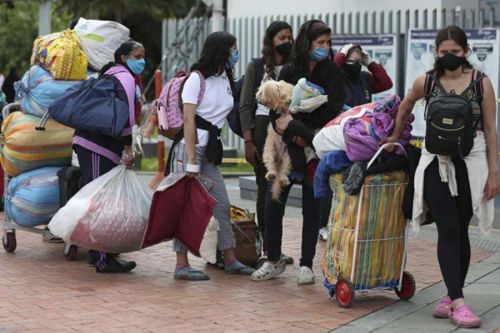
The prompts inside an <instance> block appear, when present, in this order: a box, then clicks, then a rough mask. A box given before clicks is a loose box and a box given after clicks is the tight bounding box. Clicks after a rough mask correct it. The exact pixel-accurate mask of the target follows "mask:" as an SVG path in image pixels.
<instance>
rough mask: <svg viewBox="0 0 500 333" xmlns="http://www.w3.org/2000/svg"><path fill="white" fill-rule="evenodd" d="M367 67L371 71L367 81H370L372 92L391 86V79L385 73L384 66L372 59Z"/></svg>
mask: <svg viewBox="0 0 500 333" xmlns="http://www.w3.org/2000/svg"><path fill="white" fill-rule="evenodd" d="M367 68H368V70H369V71H370V73H371V75H370V76H369V79H368V82H369V83H370V90H371V92H372V93H373V94H376V93H379V92H382V91H386V90H389V89H391V88H392V80H391V78H390V77H389V75H387V72H386V70H385V69H384V66H382V65H381V64H377V63H376V62H375V61H373V62H372V63H371V64H369V65H368V66H367Z"/></svg>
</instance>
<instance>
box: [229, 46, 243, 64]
mask: <svg viewBox="0 0 500 333" xmlns="http://www.w3.org/2000/svg"><path fill="white" fill-rule="evenodd" d="M239 60H240V53H239V52H238V50H237V49H232V50H231V54H230V55H229V65H231V67H234V66H236V64H237V63H238V61H239Z"/></svg>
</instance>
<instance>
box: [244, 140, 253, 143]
mask: <svg viewBox="0 0 500 333" xmlns="http://www.w3.org/2000/svg"><path fill="white" fill-rule="evenodd" d="M247 143H253V140H246V141H245V144H247Z"/></svg>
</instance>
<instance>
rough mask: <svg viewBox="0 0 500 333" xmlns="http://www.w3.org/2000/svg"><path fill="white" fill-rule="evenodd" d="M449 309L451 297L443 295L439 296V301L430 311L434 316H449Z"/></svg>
mask: <svg viewBox="0 0 500 333" xmlns="http://www.w3.org/2000/svg"><path fill="white" fill-rule="evenodd" d="M450 310H451V298H450V296H444V297H443V298H441V302H439V303H438V304H437V305H436V307H435V308H434V311H432V315H433V316H434V317H435V318H449V316H448V315H449V313H450Z"/></svg>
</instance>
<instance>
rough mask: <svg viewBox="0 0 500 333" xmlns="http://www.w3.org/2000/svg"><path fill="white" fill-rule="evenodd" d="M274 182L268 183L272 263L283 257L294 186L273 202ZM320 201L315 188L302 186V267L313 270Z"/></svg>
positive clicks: (268, 240)
mask: <svg viewBox="0 0 500 333" xmlns="http://www.w3.org/2000/svg"><path fill="white" fill-rule="evenodd" d="M271 187H272V182H269V183H268V186H267V191H266V206H265V214H266V232H267V256H268V259H269V260H271V261H277V260H279V258H280V256H281V240H282V236H283V216H284V214H285V207H286V201H287V199H288V195H289V193H290V189H291V188H292V185H289V186H288V187H286V188H284V189H283V191H282V193H281V196H280V198H279V200H273V198H272V194H271ZM319 207H320V200H316V199H314V192H313V187H312V185H310V184H303V185H302V217H303V220H302V253H301V258H300V266H307V267H309V268H312V264H313V259H314V255H315V254H316V243H317V241H318V232H319V227H320V209H319Z"/></svg>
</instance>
